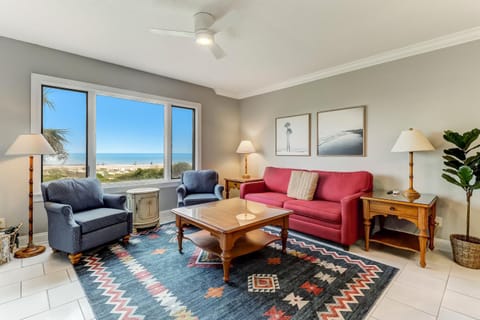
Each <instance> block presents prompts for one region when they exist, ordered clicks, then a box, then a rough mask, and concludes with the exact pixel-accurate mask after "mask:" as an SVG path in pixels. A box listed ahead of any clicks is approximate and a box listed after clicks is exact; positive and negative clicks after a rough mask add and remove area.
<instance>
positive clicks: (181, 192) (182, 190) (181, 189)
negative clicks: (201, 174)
mask: <svg viewBox="0 0 480 320" xmlns="http://www.w3.org/2000/svg"><path fill="white" fill-rule="evenodd" d="M176 191H177V204H178V206H180V205H181V204H183V199H184V198H185V196H186V195H187V187H186V186H185V185H184V184H180V185H179V186H178V187H177V189H176Z"/></svg>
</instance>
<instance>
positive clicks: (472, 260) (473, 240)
mask: <svg viewBox="0 0 480 320" xmlns="http://www.w3.org/2000/svg"><path fill="white" fill-rule="evenodd" d="M450 243H451V244H452V251H453V259H454V260H455V262H456V263H458V264H459V265H461V266H464V267H467V268H471V269H480V238H477V237H472V236H470V237H469V241H467V236H465V235H463V234H451V235H450Z"/></svg>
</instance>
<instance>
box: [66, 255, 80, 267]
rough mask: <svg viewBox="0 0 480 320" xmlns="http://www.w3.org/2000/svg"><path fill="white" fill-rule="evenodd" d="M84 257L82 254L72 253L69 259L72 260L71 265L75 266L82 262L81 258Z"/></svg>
mask: <svg viewBox="0 0 480 320" xmlns="http://www.w3.org/2000/svg"><path fill="white" fill-rule="evenodd" d="M81 257H82V253H81V252H79V253H70V254H69V255H68V259H69V260H70V263H71V264H73V265H75V264H77V263H79V262H80V258H81Z"/></svg>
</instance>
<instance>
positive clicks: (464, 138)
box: [442, 128, 480, 269]
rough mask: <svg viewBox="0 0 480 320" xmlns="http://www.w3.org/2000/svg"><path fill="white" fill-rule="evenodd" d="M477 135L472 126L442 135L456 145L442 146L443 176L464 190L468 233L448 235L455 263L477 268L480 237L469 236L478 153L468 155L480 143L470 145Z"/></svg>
mask: <svg viewBox="0 0 480 320" xmlns="http://www.w3.org/2000/svg"><path fill="white" fill-rule="evenodd" d="M479 136H480V129H477V128H475V129H473V130H471V131H467V132H465V133H463V134H460V133H458V132H454V131H451V130H446V131H445V132H444V134H443V138H444V139H445V140H446V141H448V142H451V143H453V144H454V145H455V148H450V149H445V150H444V151H443V152H444V155H443V159H444V160H445V162H444V164H445V166H446V167H447V168H444V169H443V171H444V173H443V174H442V177H443V178H444V179H445V180H447V181H448V182H450V183H452V184H454V185H456V186H459V187H460V188H462V189H463V190H464V191H465V195H466V201H467V233H466V234H465V235H462V234H452V235H450V242H451V244H452V251H453V258H454V260H455V262H457V263H458V264H460V265H462V266H464V267H468V268H473V269H480V238H477V237H472V236H470V198H471V197H472V195H473V191H474V190H476V189H480V153H479V152H477V153H476V154H475V155H471V156H469V153H471V152H472V151H473V150H475V149H477V148H479V147H480V144H477V145H475V146H472V144H473V143H474V142H475V141H476V140H477V138H478V137H479Z"/></svg>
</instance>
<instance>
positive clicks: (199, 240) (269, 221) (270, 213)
mask: <svg viewBox="0 0 480 320" xmlns="http://www.w3.org/2000/svg"><path fill="white" fill-rule="evenodd" d="M172 212H173V213H174V214H175V215H176V222H177V229H178V231H177V238H178V250H179V251H180V253H182V241H183V239H184V238H185V239H188V240H190V241H192V242H193V243H194V244H195V245H196V246H198V247H200V248H202V249H203V250H206V251H208V252H210V253H212V254H215V255H217V256H219V257H220V258H221V259H222V264H223V280H224V281H225V282H228V281H229V279H230V262H231V261H232V259H233V258H235V257H239V256H242V255H245V254H248V253H251V252H254V251H257V250H260V249H262V248H264V247H265V246H266V245H268V244H269V243H271V242H273V241H277V240H282V252H283V253H285V250H286V244H287V236H288V216H289V215H290V214H291V213H292V211H291V210H287V209H282V208H276V207H270V206H267V205H264V204H261V203H257V202H253V201H248V200H243V199H239V198H234V199H227V200H220V201H215V202H209V203H205V204H200V205H195V206H189V207H181V208H175V209H172ZM186 224H190V225H194V226H196V227H198V228H200V229H202V230H200V231H198V232H195V233H193V234H188V235H184V233H183V227H184V226H185V225H186ZM266 225H275V226H279V227H281V228H282V232H281V236H280V237H278V236H274V235H271V234H269V233H266V232H264V231H263V230H260V228H261V227H264V226H266Z"/></svg>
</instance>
